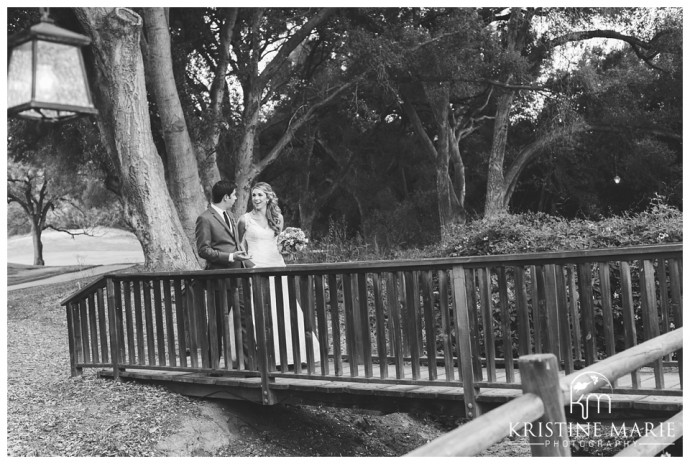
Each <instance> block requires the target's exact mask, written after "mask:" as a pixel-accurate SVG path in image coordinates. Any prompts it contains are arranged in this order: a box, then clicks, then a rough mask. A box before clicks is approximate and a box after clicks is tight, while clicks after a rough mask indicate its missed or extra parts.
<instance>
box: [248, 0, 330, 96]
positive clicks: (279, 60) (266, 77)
mask: <svg viewBox="0 0 690 464" xmlns="http://www.w3.org/2000/svg"><path fill="white" fill-rule="evenodd" d="M334 11H335V9H334V8H321V9H320V10H319V12H318V13H317V14H316V16H314V17H313V18H311V19H310V20H309V21H307V22H306V24H305V25H304V26H302V27H301V28H300V29H299V30H298V31H297V32H296V33H295V34H294V35H293V36H292V37H290V38H289V39H288V40H287V41H286V42H285V43H284V44H283V45H282V46H281V47H280V49H279V50H278V53H277V54H276V56H274V57H273V59H272V60H271V61H270V62H269V63H268V64H267V65H266V67H265V68H264V70H263V71H262V72H261V74H260V75H259V84H260V85H259V88H262V89H263V88H264V87H265V86H266V84H268V82H269V81H270V80H271V79H272V78H273V76H274V75H275V74H276V72H278V70H279V69H280V67H281V66H282V65H283V63H284V62H285V60H287V59H288V56H289V55H290V53H291V52H292V51H293V50H294V49H295V48H297V46H298V45H299V44H301V43H302V42H303V41H304V39H306V38H307V37H308V36H309V34H311V31H313V30H314V29H315V28H316V27H317V26H319V25H321V24H322V23H323V22H324V21H326V19H328V17H329V16H331V15H332V14H333V13H334Z"/></svg>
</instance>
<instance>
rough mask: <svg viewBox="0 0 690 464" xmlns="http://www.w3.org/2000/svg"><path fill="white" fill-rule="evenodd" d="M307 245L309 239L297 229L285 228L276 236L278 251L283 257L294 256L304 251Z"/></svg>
mask: <svg viewBox="0 0 690 464" xmlns="http://www.w3.org/2000/svg"><path fill="white" fill-rule="evenodd" d="M307 243H309V239H307V236H306V235H304V231H302V229H300V228H298V227H286V228H285V230H284V231H282V232H281V233H280V234H279V235H278V251H280V253H281V254H283V255H294V254H295V253H297V252H298V251H302V250H304V248H305V247H306V246H307Z"/></svg>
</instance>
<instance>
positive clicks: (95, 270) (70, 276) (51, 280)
mask: <svg viewBox="0 0 690 464" xmlns="http://www.w3.org/2000/svg"><path fill="white" fill-rule="evenodd" d="M132 266H136V264H131V263H129V264H108V265H105V266H98V267H92V268H90V269H85V270H83V271H77V272H69V273H67V274H61V275H57V276H52V277H48V278H46V279H39V280H34V281H31V282H25V283H23V284H17V285H8V286H7V291H8V292H11V291H12V290H19V289H22V288H29V287H36V286H37V285H50V284H57V283H59V282H69V281H70V280H76V279H84V278H87V277H94V276H98V275H102V274H107V273H109V272H115V271H119V270H121V269H127V268H129V267H132Z"/></svg>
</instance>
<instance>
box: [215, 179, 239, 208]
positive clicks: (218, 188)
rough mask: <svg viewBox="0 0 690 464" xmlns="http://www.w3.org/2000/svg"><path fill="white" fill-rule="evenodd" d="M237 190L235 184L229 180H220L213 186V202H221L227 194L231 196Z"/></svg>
mask: <svg viewBox="0 0 690 464" xmlns="http://www.w3.org/2000/svg"><path fill="white" fill-rule="evenodd" d="M234 190H235V184H234V183H233V182H230V181H229V180H219V181H218V182H216V183H215V185H214V186H213V187H212V188H211V202H212V203H220V202H221V201H222V200H223V197H224V196H225V195H228V196H231V195H232V192H233V191H234Z"/></svg>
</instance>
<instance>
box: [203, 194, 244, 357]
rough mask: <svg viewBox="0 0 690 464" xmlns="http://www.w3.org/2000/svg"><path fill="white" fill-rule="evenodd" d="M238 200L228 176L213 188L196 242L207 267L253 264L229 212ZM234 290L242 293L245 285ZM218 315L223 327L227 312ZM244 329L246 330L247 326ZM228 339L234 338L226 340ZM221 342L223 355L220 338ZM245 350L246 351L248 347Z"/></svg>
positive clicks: (219, 322)
mask: <svg viewBox="0 0 690 464" xmlns="http://www.w3.org/2000/svg"><path fill="white" fill-rule="evenodd" d="M236 200H237V195H236V190H235V184H233V183H232V182H230V181H227V180H221V181H219V182H216V184H215V185H214V186H213V188H212V189H211V204H210V205H209V207H208V209H207V210H206V211H204V212H203V213H201V214H200V215H199V217H198V218H197V220H196V246H197V251H198V252H199V256H200V257H202V258H203V259H205V260H206V270H212V269H232V268H239V267H252V266H253V263H252V262H251V261H249V258H250V257H249V255H248V254H247V252H246V251H244V250H243V249H242V245H241V243H240V238H239V234H238V232H237V225H236V224H235V220H234V219H232V218H231V217H230V215H229V214H228V210H229V209H230V208H232V205H234V204H235V201H236ZM231 290H232V291H235V290H236V291H238V292H240V295H242V292H241V289H231ZM216 301H217V300H216ZM243 306H244V305H243V298H242V297H241V296H240V307H239V308H238V309H239V310H240V312H243ZM225 316H227V313H226V314H225ZM217 317H218V318H219V319H218V320H217V321H216V323H217V324H218V325H217V327H223V321H222V317H224V315H223V314H222V313H221V312H220V311H219V312H217ZM242 331H243V332H245V329H244V327H243V328H242ZM243 339H244V337H243ZM228 342H230V340H228V341H226V343H228ZM245 343H246V341H245ZM218 345H219V346H218V353H219V355H220V353H221V349H222V347H221V341H220V339H219V340H218ZM244 351H245V352H246V347H245V348H244ZM215 361H217V360H212V362H214V363H215Z"/></svg>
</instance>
